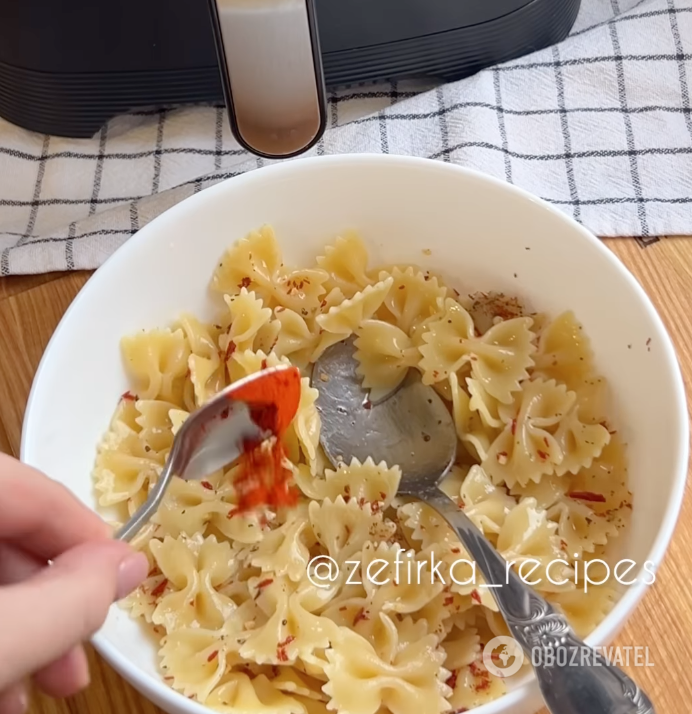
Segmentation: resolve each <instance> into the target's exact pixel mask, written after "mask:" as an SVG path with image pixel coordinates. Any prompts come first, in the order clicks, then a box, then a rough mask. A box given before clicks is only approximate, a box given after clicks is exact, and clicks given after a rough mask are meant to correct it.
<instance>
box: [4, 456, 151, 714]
mask: <svg viewBox="0 0 692 714" xmlns="http://www.w3.org/2000/svg"><path fill="white" fill-rule="evenodd" d="M48 560H51V561H52V565H51V566H48V564H47V561H48ZM147 569H148V565H147V560H146V557H145V556H144V555H142V554H137V553H135V552H134V551H133V550H132V549H131V548H130V547H129V546H128V545H126V544H125V543H121V542H118V541H114V540H112V537H111V532H110V528H109V527H108V526H107V525H106V523H105V522H104V521H103V520H102V519H101V518H99V516H98V515H97V514H95V513H94V512H92V511H90V510H89V509H88V508H87V507H86V506H84V505H82V504H81V503H80V502H79V501H78V500H77V499H76V498H75V497H74V496H73V495H72V494H71V493H70V492H69V491H68V490H67V489H66V488H64V487H63V486H62V485H60V484H58V483H56V482H55V481H52V480H50V479H48V478H47V477H46V476H44V475H43V474H41V473H39V472H38V471H36V470H35V469H32V468H31V467H29V466H26V465H24V464H22V463H20V462H19V461H16V460H15V459H13V458H11V457H9V456H6V455H4V454H0V714H21V713H22V712H23V711H24V710H25V709H26V706H27V690H26V686H25V683H24V682H25V679H26V678H27V677H31V678H32V679H33V681H34V683H35V684H36V686H37V687H39V688H40V689H41V690H42V691H43V692H45V693H46V694H48V695H50V696H53V697H67V696H71V695H72V694H75V693H76V692H78V691H79V690H81V689H83V688H84V687H86V686H87V684H88V683H89V668H88V664H87V659H86V655H85V653H84V650H83V649H82V644H81V643H83V642H85V641H86V640H88V639H89V638H90V637H91V635H93V634H94V633H95V632H96V631H98V629H99V628H100V627H101V625H102V624H103V622H104V620H105V618H106V615H107V613H108V608H109V607H110V605H111V604H112V603H113V602H114V601H115V600H118V599H120V598H122V597H124V596H125V595H127V594H128V593H129V592H130V591H131V590H132V589H134V588H135V587H136V586H137V585H138V584H139V583H140V582H141V581H142V580H144V578H145V577H146V574H147Z"/></svg>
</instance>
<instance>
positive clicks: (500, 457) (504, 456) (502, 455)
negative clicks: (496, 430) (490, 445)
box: [496, 451, 509, 466]
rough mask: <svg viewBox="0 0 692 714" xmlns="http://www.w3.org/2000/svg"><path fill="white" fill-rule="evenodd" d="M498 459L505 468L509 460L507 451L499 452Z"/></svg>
mask: <svg viewBox="0 0 692 714" xmlns="http://www.w3.org/2000/svg"><path fill="white" fill-rule="evenodd" d="M496 458H497V461H498V463H500V464H502V465H503V466H504V464H506V463H507V459H508V458H509V457H508V454H507V452H506V451H499V452H498V453H497V456H496Z"/></svg>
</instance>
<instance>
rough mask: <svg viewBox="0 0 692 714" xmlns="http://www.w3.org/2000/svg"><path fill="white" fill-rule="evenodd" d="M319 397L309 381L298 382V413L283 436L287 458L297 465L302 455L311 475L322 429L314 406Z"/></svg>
mask: <svg viewBox="0 0 692 714" xmlns="http://www.w3.org/2000/svg"><path fill="white" fill-rule="evenodd" d="M319 395H320V393H319V392H318V391H317V390H316V389H315V388H314V387H311V386H310V379H309V378H308V377H303V378H302V379H301V381H300V403H299V404H298V411H297V412H296V415H295V416H294V417H293V421H292V422H291V424H290V426H289V427H288V430H287V431H286V434H285V435H284V446H285V448H286V453H287V454H288V458H289V459H290V460H291V461H292V462H293V463H294V464H297V463H298V462H299V461H300V458H301V455H302V456H303V457H304V459H305V461H306V462H307V464H308V466H310V472H311V473H312V474H315V473H317V456H318V454H317V452H318V448H319V444H320V429H321V428H322V418H321V417H320V413H319V412H318V411H317V407H316V406H315V403H316V402H317V398H318V397H319Z"/></svg>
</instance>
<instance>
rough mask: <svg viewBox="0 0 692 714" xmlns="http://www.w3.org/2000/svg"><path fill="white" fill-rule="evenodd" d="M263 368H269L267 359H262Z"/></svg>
mask: <svg viewBox="0 0 692 714" xmlns="http://www.w3.org/2000/svg"><path fill="white" fill-rule="evenodd" d="M262 369H267V360H266V359H263V360H262Z"/></svg>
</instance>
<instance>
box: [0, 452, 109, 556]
mask: <svg viewBox="0 0 692 714" xmlns="http://www.w3.org/2000/svg"><path fill="white" fill-rule="evenodd" d="M0 493H2V498H0V540H9V541H13V542H16V543H18V544H20V545H21V547H22V548H23V549H24V550H25V551H27V552H30V553H33V554H34V555H37V556H39V557H41V558H45V559H50V558H55V557H56V556H58V555H60V553H64V552H65V551H66V550H69V549H71V548H74V547H75V546H77V545H80V544H82V543H86V542H88V541H92V540H102V539H107V538H110V535H111V532H110V528H109V527H108V525H107V524H106V523H105V522H104V521H103V519H101V517H100V516H98V515H97V514H96V513H95V512H94V511H92V510H90V509H89V508H87V507H86V506H85V505H84V504H82V503H81V502H80V501H79V500H78V499H77V498H76V497H75V496H74V495H73V494H72V493H70V491H68V490H67V488H65V487H64V486H63V485H62V484H59V483H58V482H57V481H53V480H52V479H50V478H48V477H47V476H45V475H44V474H42V473H41V472H40V471H37V470H36V469H34V468H32V467H31V466H27V465H26V464H22V463H21V462H19V461H17V460H16V459H13V458H12V457H10V456H7V455H5V454H0Z"/></svg>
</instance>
